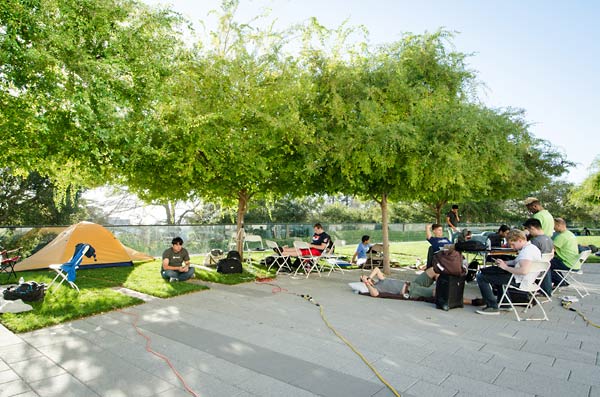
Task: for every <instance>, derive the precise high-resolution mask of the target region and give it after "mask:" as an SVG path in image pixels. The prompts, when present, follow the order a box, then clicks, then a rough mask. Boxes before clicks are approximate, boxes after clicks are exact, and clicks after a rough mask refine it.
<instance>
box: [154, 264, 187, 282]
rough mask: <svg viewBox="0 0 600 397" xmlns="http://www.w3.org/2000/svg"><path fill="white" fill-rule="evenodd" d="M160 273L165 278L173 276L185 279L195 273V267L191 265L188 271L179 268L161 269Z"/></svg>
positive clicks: (181, 279)
mask: <svg viewBox="0 0 600 397" xmlns="http://www.w3.org/2000/svg"><path fill="white" fill-rule="evenodd" d="M160 275H161V276H162V278H164V279H165V280H170V279H171V277H173V278H176V279H178V280H179V281H185V280H189V279H190V278H191V277H192V276H193V275H194V268H193V267H190V268H189V269H188V271H187V272H180V271H177V270H161V271H160Z"/></svg>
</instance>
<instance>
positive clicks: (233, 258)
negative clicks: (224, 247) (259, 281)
mask: <svg viewBox="0 0 600 397" xmlns="http://www.w3.org/2000/svg"><path fill="white" fill-rule="evenodd" d="M240 259H241V258H240V253H239V252H237V251H229V252H228V253H227V257H226V258H225V259H220V260H219V261H218V262H217V272H219V273H223V274H231V273H241V272H242V261H241V260H240Z"/></svg>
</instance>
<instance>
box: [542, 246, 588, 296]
mask: <svg viewBox="0 0 600 397" xmlns="http://www.w3.org/2000/svg"><path fill="white" fill-rule="evenodd" d="M591 253H592V251H591V250H587V251H583V252H582V253H581V254H579V259H577V262H575V263H574V264H573V267H572V268H570V269H569V270H558V269H554V270H553V271H554V272H556V274H558V275H559V277H560V282H559V283H558V284H557V285H556V287H554V289H553V290H552V293H554V292H556V290H557V289H558V288H559V287H561V286H562V285H563V284H564V283H568V284H569V285H572V286H573V288H575V291H577V293H578V294H579V296H580V297H582V298H583V297H586V296H588V295H589V294H590V291H588V289H587V288H586V287H585V285H583V284H582V283H581V282H579V281H577V279H576V278H575V277H574V276H575V275H576V274H577V275H583V271H582V270H581V266H582V265H583V263H584V262H585V261H586V260H587V258H588V257H589V256H590V255H591ZM582 291H583V292H582Z"/></svg>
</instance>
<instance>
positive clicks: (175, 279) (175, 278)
mask: <svg viewBox="0 0 600 397" xmlns="http://www.w3.org/2000/svg"><path fill="white" fill-rule="evenodd" d="M177 281H179V279H178V278H177V277H171V278H170V279H169V282H170V283H175V282H177Z"/></svg>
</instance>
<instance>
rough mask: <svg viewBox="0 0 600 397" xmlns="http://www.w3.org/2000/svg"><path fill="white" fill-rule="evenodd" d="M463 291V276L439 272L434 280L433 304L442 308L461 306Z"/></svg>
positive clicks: (448, 308)
mask: <svg viewBox="0 0 600 397" xmlns="http://www.w3.org/2000/svg"><path fill="white" fill-rule="evenodd" d="M464 292H465V277H464V276H451V275H448V274H440V276H439V277H438V278H437V281H436V282H435V306H436V307H437V308H438V309H442V310H450V309H454V308H456V307H463V294H464Z"/></svg>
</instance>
